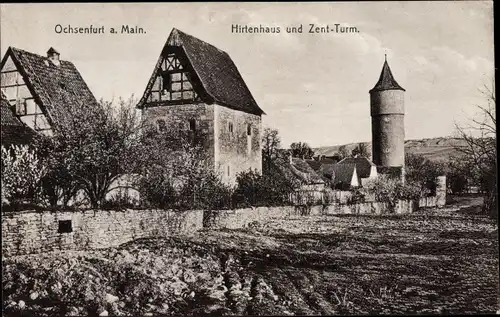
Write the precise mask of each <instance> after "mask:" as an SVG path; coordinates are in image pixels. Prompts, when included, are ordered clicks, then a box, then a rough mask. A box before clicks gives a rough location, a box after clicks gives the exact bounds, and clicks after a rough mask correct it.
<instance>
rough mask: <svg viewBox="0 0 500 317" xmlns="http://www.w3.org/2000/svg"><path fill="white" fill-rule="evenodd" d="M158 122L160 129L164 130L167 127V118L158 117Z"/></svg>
mask: <svg viewBox="0 0 500 317" xmlns="http://www.w3.org/2000/svg"><path fill="white" fill-rule="evenodd" d="M156 124H157V125H158V131H160V132H163V131H165V130H166V129H167V125H166V124H165V120H163V119H158V120H156Z"/></svg>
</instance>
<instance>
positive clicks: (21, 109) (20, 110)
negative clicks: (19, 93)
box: [16, 100, 26, 116]
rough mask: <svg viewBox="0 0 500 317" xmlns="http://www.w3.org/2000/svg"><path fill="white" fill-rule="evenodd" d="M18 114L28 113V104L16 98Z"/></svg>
mask: <svg viewBox="0 0 500 317" xmlns="http://www.w3.org/2000/svg"><path fill="white" fill-rule="evenodd" d="M16 114H17V115H19V116H23V115H25V114H26V104H25V103H24V101H22V100H16Z"/></svg>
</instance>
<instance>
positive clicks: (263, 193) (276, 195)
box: [233, 171, 294, 207]
mask: <svg viewBox="0 0 500 317" xmlns="http://www.w3.org/2000/svg"><path fill="white" fill-rule="evenodd" d="M236 181H237V186H236V189H235V191H234V195H233V202H234V205H236V206H238V207H248V206H282V205H288V204H290V194H292V193H293V192H294V188H293V186H292V184H291V183H289V182H288V181H287V180H286V179H285V177H283V175H281V174H279V173H278V172H277V171H274V173H272V174H264V175H260V174H259V173H258V172H257V171H247V172H242V173H240V174H238V177H237V178H236Z"/></svg>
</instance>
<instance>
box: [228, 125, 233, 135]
mask: <svg viewBox="0 0 500 317" xmlns="http://www.w3.org/2000/svg"><path fill="white" fill-rule="evenodd" d="M227 128H228V130H229V133H231V134H233V123H232V122H229V124H228V127H227Z"/></svg>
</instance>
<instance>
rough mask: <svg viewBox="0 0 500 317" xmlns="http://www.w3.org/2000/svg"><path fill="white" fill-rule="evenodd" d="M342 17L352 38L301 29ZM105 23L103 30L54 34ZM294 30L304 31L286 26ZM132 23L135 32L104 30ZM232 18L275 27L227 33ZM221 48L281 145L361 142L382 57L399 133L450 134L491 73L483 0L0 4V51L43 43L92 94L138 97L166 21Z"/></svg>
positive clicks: (367, 134)
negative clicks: (396, 101)
mask: <svg viewBox="0 0 500 317" xmlns="http://www.w3.org/2000/svg"><path fill="white" fill-rule="evenodd" d="M336 23H337V24H340V25H342V26H350V27H356V28H357V30H358V31H359V32H353V33H323V34H321V33H308V31H309V25H310V24H314V25H315V26H324V25H330V26H332V25H334V24H336ZM58 24H60V25H61V26H63V27H66V26H71V27H88V26H90V25H93V26H104V28H105V31H106V33H105V34H62V33H61V34H58V33H56V32H55V28H56V25H58ZM301 24H302V25H303V33H295V34H292V33H287V32H286V31H285V28H286V27H287V26H299V25H301ZM122 25H130V26H138V27H142V28H143V29H144V30H145V33H144V34H110V33H109V32H108V30H109V28H111V27H115V28H117V29H120V28H121V26H122ZM232 25H241V26H245V25H248V26H259V25H262V26H269V27H273V26H274V27H277V26H279V27H280V30H281V32H280V33H279V34H250V33H239V34H237V33H232V32H231V27H232ZM174 27H175V28H178V29H180V30H181V31H184V32H185V33H188V34H191V35H193V36H195V37H198V38H200V39H202V40H204V41H206V42H208V43H210V44H212V45H214V46H216V47H218V48H219V49H222V50H224V51H226V52H227V53H228V54H229V55H230V56H231V58H232V59H233V61H234V63H235V64H236V66H237V67H238V69H239V71H240V73H241V75H242V77H243V79H244V80H245V82H246V84H247V86H248V88H249V89H250V91H251V93H252V95H253V97H254V99H255V100H256V102H257V104H258V105H259V106H260V107H261V108H262V109H263V110H264V111H265V113H266V115H264V116H263V118H262V120H263V125H264V127H271V128H274V129H277V130H278V131H279V134H280V136H281V139H282V145H284V146H288V145H289V144H290V143H291V142H299V141H300V142H306V143H308V144H309V145H310V146H312V147H317V146H328V145H338V144H344V143H350V142H366V141H370V140H371V118H370V96H369V93H368V91H369V90H370V89H371V88H373V86H374V85H375V83H376V82H377V80H378V78H379V76H380V71H381V69H382V65H383V62H384V54H387V60H388V63H389V65H390V67H391V69H392V72H393V75H394V77H395V79H396V80H397V81H398V83H399V84H400V85H401V86H402V87H403V88H405V89H406V92H405V135H406V139H421V138H432V137H441V136H451V135H454V133H455V131H456V130H455V124H464V123H465V122H467V120H468V119H470V118H471V117H473V116H474V115H475V114H476V109H477V108H476V105H481V104H484V103H485V100H484V97H483V96H482V95H481V93H480V91H479V89H481V87H483V86H484V85H489V86H491V85H492V83H493V78H494V71H495V68H494V45H493V44H494V43H493V2H492V1H458V2H452V1H446V2H444V1H443V2H423V1H422V2H421V1H413V2H399V1H398V2H396V1H394V2H335V3H327V2H317V3H291V2H289V3H141V4H138V3H127V4H119V3H95V4H88V3H87V4H85V3H78V4H54V3H51V4H47V3H45V4H33V3H24V4H1V5H0V52H1V53H0V54H2V56H3V54H4V53H5V52H6V50H7V48H8V47H9V46H14V47H17V48H20V49H24V50H27V51H30V52H33V53H37V54H40V55H45V52H46V51H47V50H48V48H49V47H54V48H55V49H56V50H58V51H59V52H60V54H61V57H60V58H61V59H62V60H68V61H71V62H73V63H74V64H75V66H76V67H77V68H78V70H79V71H80V73H81V74H82V77H83V78H84V80H85V81H86V82H87V84H88V86H89V88H90V89H91V90H92V92H93V93H94V95H95V96H96V97H97V98H98V99H100V98H101V97H102V98H104V99H106V100H111V99H113V98H115V99H117V98H118V97H123V98H129V97H130V96H131V95H134V96H135V97H137V98H140V97H141V96H142V94H143V93H144V89H145V87H146V84H147V82H148V80H149V78H150V76H151V73H152V71H153V68H154V66H155V63H156V61H157V59H158V56H159V54H160V52H161V49H162V48H163V45H164V44H165V42H166V40H167V38H168V35H169V34H170V31H171V30H172V28H174Z"/></svg>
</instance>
